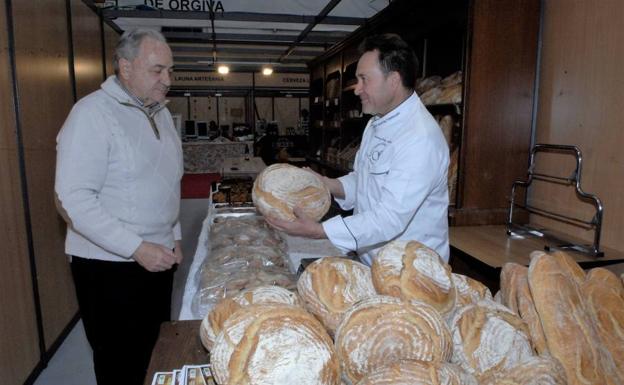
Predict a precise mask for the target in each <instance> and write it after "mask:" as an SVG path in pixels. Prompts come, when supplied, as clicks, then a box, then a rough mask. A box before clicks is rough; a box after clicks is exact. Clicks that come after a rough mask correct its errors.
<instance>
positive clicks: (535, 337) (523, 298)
mask: <svg viewBox="0 0 624 385" xmlns="http://www.w3.org/2000/svg"><path fill="white" fill-rule="evenodd" d="M525 273H526V274H522V275H521V276H520V277H519V278H518V280H517V284H518V288H517V290H516V295H517V297H516V299H517V304H518V314H519V315H520V318H522V319H523V320H524V322H526V324H527V326H528V328H529V335H530V336H531V342H532V343H533V348H534V349H535V351H536V352H537V354H539V355H547V354H549V353H548V345H547V344H546V336H544V329H543V328H542V322H541V320H540V318H539V315H538V314H537V310H536V309H535V303H534V302H533V296H532V295H531V289H530V288H529V276H528V270H526V271H525Z"/></svg>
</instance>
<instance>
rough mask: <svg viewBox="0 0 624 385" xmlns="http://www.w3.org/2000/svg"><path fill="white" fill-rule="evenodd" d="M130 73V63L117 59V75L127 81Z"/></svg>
mask: <svg viewBox="0 0 624 385" xmlns="http://www.w3.org/2000/svg"><path fill="white" fill-rule="evenodd" d="M131 73H132V63H131V62H130V61H129V60H128V59H124V58H120V59H119V75H120V76H121V78H122V79H124V80H128V79H129V78H130V74H131Z"/></svg>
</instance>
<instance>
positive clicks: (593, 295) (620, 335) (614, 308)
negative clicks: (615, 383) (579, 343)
mask: <svg viewBox="0 0 624 385" xmlns="http://www.w3.org/2000/svg"><path fill="white" fill-rule="evenodd" d="M582 292H583V297H584V300H585V303H586V305H587V311H588V312H589V315H590V317H591V319H592V321H593V322H594V325H595V326H596V331H597V332H598V338H599V340H600V341H601V342H602V344H603V345H604V347H605V348H606V349H607V350H608V352H609V353H610V355H611V358H612V360H613V363H614V366H615V368H614V370H615V371H616V373H617V375H618V377H619V378H620V381H622V382H624V288H623V287H622V284H621V283H620V279H619V278H618V277H617V276H616V275H615V274H613V273H612V272H610V271H609V270H607V269H603V268H595V269H592V270H591V271H590V272H589V274H587V279H586V280H585V282H584V283H583V286H582Z"/></svg>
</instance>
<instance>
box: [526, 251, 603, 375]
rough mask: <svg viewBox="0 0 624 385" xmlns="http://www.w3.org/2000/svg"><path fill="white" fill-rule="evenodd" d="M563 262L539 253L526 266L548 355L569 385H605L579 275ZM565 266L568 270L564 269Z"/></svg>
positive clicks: (595, 339)
mask: <svg viewBox="0 0 624 385" xmlns="http://www.w3.org/2000/svg"><path fill="white" fill-rule="evenodd" d="M561 259H562V258H557V257H555V256H553V255H549V254H546V253H540V254H539V255H535V256H534V257H533V258H532V260H531V265H530V266H529V287H530V289H531V294H532V296H533V301H534V303H535V309H536V310H537V313H538V314H539V317H540V320H541V323H542V327H543V329H544V336H545V337H546V343H547V345H548V350H549V351H550V354H551V355H552V356H553V357H554V358H556V359H557V360H559V362H561V364H562V365H563V367H564V369H565V372H566V375H567V377H568V383H569V384H570V385H581V384H582V385H587V384H606V383H607V380H606V378H605V373H604V371H603V368H602V366H601V364H600V360H601V352H600V350H601V349H602V347H601V346H600V342H599V341H598V338H597V336H596V332H595V331H594V330H593V328H594V327H593V325H592V321H591V318H590V317H589V315H588V314H587V312H586V310H585V306H584V304H583V300H582V297H581V292H580V287H579V285H578V284H577V280H578V275H573V274H574V273H572V272H573V271H574V270H576V269H574V268H572V269H570V265H569V264H564V265H562V264H561V262H560V261H561ZM565 266H567V268H566V267H565Z"/></svg>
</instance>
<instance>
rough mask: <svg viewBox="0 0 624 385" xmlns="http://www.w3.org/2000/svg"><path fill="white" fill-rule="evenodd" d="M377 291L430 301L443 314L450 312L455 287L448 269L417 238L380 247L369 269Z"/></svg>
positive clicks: (453, 301)
mask: <svg viewBox="0 0 624 385" xmlns="http://www.w3.org/2000/svg"><path fill="white" fill-rule="evenodd" d="M371 272H372V276H373V284H374V285H375V289H377V292H378V293H380V294H385V295H391V296H393V297H399V298H403V299H406V300H411V299H415V300H419V301H423V302H425V303H428V304H430V305H431V306H433V307H434V308H435V309H436V310H438V311H439V312H440V314H441V315H442V316H445V315H446V314H448V313H450V312H452V311H453V309H454V307H455V301H456V298H457V290H456V288H455V284H454V283H453V279H452V278H451V268H450V266H449V265H448V264H446V263H445V262H444V261H443V260H442V258H440V256H439V255H438V254H437V253H436V252H435V251H433V250H431V249H430V248H428V247H427V246H425V245H423V244H421V243H419V242H416V241H409V242H408V241H392V242H390V243H388V244H386V245H385V246H384V247H382V248H381V249H380V250H379V253H378V254H377V257H376V258H375V259H374V260H373V266H372V268H371Z"/></svg>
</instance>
